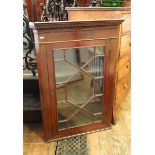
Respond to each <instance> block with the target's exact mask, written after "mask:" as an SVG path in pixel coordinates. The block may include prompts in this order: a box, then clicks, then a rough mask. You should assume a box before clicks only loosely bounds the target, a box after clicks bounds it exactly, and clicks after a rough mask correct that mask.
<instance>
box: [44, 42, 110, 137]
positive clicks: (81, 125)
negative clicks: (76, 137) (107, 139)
mask: <svg viewBox="0 0 155 155" xmlns="http://www.w3.org/2000/svg"><path fill="white" fill-rule="evenodd" d="M105 43H106V42H104V44H102V45H93V42H92V45H91V42H89V46H79V47H67V48H66V47H65V46H64V48H53V49H52V50H51V51H49V50H48V52H47V57H48V70H49V82H50V87H51V89H50V90H51V91H50V93H51V103H52V106H51V113H52V116H51V117H52V126H53V127H52V128H53V135H58V134H62V135H67V133H68V134H74V133H78V131H81V132H82V131H83V132H84V131H88V130H89V129H92V130H93V129H94V130H95V128H99V126H100V127H101V126H102V127H103V126H104V125H106V122H107V120H108V119H107V117H109V116H107V110H108V108H109V107H108V104H109V105H110V103H109V101H108V97H109V95H108V91H106V90H108V89H109V88H110V83H109V82H108V75H109V74H108V72H109V62H110V57H109V56H110V53H109V51H110V50H109V46H106V44H105ZM90 45H91V46H90ZM107 88H108V89H107ZM109 120H111V118H109ZM67 131H68V132H67Z"/></svg>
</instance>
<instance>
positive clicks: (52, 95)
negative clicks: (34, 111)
mask: <svg viewBox="0 0 155 155" xmlns="http://www.w3.org/2000/svg"><path fill="white" fill-rule="evenodd" d="M122 22H123V19H110V20H95V21H90V20H89V21H73V22H70V21H67V22H50V23H39V22H36V23H34V28H33V29H34V30H33V31H34V35H35V46H36V52H37V62H38V75H39V86H40V96H41V103H42V117H43V128H44V138H45V140H46V141H49V140H56V139H60V138H64V137H67V136H72V135H76V134H82V133H87V132H92V131H94V130H99V129H107V128H110V127H111V117H112V106H113V103H114V99H115V93H114V92H115V74H116V63H117V57H116V56H117V55H118V44H119V32H120V24H121V23H122ZM97 45H102V46H104V47H105V51H104V55H105V58H104V65H105V67H104V78H103V81H104V89H103V94H104V95H103V102H104V104H103V103H102V120H101V121H100V122H95V123H92V124H88V125H82V126H76V127H72V128H67V129H64V130H58V113H57V99H56V86H55V69H54V62H53V50H55V49H64V48H75V47H76V48H78V47H90V46H91V47H94V46H97Z"/></svg>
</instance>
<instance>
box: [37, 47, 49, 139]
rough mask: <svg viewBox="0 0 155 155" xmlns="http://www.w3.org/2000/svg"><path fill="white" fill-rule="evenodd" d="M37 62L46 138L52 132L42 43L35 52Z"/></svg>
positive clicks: (44, 54) (44, 49) (45, 60)
mask: <svg viewBox="0 0 155 155" xmlns="http://www.w3.org/2000/svg"><path fill="white" fill-rule="evenodd" d="M36 56H37V63H38V76H39V88H40V98H41V106H42V118H43V128H44V136H45V139H48V137H49V135H51V134H52V123H51V122H52V121H51V101H50V94H49V83H48V82H49V80H48V76H47V75H48V70H47V56H46V48H45V46H44V45H42V46H39V52H37V54H36Z"/></svg>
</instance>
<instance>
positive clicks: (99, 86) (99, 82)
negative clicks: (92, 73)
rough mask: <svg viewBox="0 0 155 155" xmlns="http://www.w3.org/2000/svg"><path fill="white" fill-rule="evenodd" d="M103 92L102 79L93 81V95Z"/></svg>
mask: <svg viewBox="0 0 155 155" xmlns="http://www.w3.org/2000/svg"><path fill="white" fill-rule="evenodd" d="M102 92H103V78H102V79H101V78H99V79H95V94H102Z"/></svg>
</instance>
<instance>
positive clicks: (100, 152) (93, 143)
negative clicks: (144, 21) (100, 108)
mask: <svg viewBox="0 0 155 155" xmlns="http://www.w3.org/2000/svg"><path fill="white" fill-rule="evenodd" d="M118 108H119V113H117V124H116V125H113V126H112V129H110V130H107V131H101V132H96V133H92V134H88V135H87V147H88V155H130V120H131V117H130V94H129V95H128V96H127V97H126V99H125V100H124V101H123V102H122V103H121V104H120V106H119V107H118ZM42 134H43V133H42V128H41V126H40V125H35V124H24V133H23V135H24V137H23V143H24V144H23V146H24V147H23V150H24V155H54V152H55V146H56V142H51V143H45V142H44V141H43V140H42V139H41V137H42Z"/></svg>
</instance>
